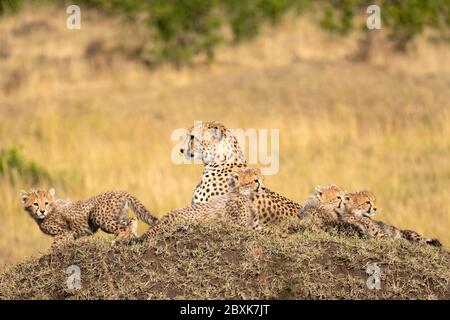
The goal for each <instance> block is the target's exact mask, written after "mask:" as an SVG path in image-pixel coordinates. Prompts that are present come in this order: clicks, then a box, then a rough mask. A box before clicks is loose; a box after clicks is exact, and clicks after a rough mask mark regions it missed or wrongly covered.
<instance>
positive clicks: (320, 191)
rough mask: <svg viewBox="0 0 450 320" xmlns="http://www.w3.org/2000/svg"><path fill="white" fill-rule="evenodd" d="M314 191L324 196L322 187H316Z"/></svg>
mask: <svg viewBox="0 0 450 320" xmlns="http://www.w3.org/2000/svg"><path fill="white" fill-rule="evenodd" d="M314 191H315V192H316V193H317V194H318V195H319V196H321V195H322V187H321V186H316V187H315V188H314Z"/></svg>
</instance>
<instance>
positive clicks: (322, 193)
mask: <svg viewBox="0 0 450 320" xmlns="http://www.w3.org/2000/svg"><path fill="white" fill-rule="evenodd" d="M344 194H345V191H344V190H342V189H341V188H339V187H338V186H336V185H334V184H329V185H324V186H316V188H315V190H314V193H313V194H311V195H310V196H309V198H308V200H307V201H306V203H305V204H304V206H303V207H302V208H301V209H300V210H299V211H298V217H299V218H300V220H301V221H311V222H314V224H315V225H317V226H321V225H323V224H326V223H330V222H334V221H338V214H337V212H336V209H339V208H340V207H341V206H342V204H343V198H344Z"/></svg>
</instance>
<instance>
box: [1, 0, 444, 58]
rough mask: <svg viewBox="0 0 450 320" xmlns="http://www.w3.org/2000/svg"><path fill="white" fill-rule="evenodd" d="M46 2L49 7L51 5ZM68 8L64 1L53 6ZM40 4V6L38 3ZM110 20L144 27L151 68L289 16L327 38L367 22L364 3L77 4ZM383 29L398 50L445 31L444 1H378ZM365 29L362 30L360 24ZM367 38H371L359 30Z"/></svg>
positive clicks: (5, 4) (174, 0) (205, 0)
mask: <svg viewBox="0 0 450 320" xmlns="http://www.w3.org/2000/svg"><path fill="white" fill-rule="evenodd" d="M22 1H23V0H2V1H0V14H1V13H3V12H5V11H6V10H14V9H17V8H19V5H20V3H21V2H22ZM48 2H51V1H50V0H49V1H48ZM53 2H56V3H63V4H65V5H67V4H69V3H68V2H67V1H65V0H53ZM38 3H39V2H38ZM78 3H79V4H80V5H83V6H86V7H93V8H96V9H99V10H101V11H104V12H106V13H108V14H112V15H121V16H124V17H127V18H130V19H134V18H136V17H137V16H140V17H144V18H145V19H146V20H147V21H148V26H149V32H150V33H151V34H152V36H153V40H152V41H151V43H148V45H147V46H146V48H147V50H146V52H145V53H144V54H145V55H147V56H148V59H146V61H148V62H149V63H150V64H151V65H157V64H160V63H164V62H169V63H173V64H175V65H177V66H180V65H184V64H187V63H190V62H191V61H192V60H193V58H195V57H197V56H201V55H203V56H205V57H206V58H207V59H212V58H213V57H214V50H215V49H216V47H217V45H218V44H219V43H221V42H222V41H224V39H223V36H222V32H221V30H222V28H223V27H228V28H229V29H230V30H231V31H232V36H233V41H234V42H239V41H243V40H248V39H251V38H253V37H255V36H256V35H257V34H258V33H259V30H260V28H261V26H262V25H263V24H265V23H272V24H274V23H277V22H278V21H280V19H281V18H282V17H283V16H284V15H285V14H286V13H287V12H289V11H292V12H295V13H296V14H301V13H303V12H307V11H312V10H314V11H315V12H318V13H319V17H320V19H319V21H318V22H319V25H320V26H321V27H322V28H323V29H325V30H328V31H330V32H337V33H339V34H342V35H346V34H348V33H350V32H351V31H352V30H354V29H355V26H354V21H355V20H356V19H355V18H356V17H357V16H359V17H361V15H362V16H363V17H365V16H366V11H365V9H366V8H367V6H368V5H370V4H372V3H368V2H367V1H362V0H331V1H330V0H328V1H326V0H315V1H313V0H146V1H142V0H79V1H78ZM374 4H378V5H379V6H380V8H381V18H382V20H383V24H384V25H383V28H387V29H388V31H389V35H390V39H391V40H392V41H394V42H395V44H396V46H397V48H399V49H403V50H405V49H406V47H407V45H408V43H409V42H410V41H411V40H412V39H414V37H416V36H417V35H419V34H421V33H422V32H423V30H424V29H425V28H426V27H433V28H437V29H443V30H448V29H449V27H450V1H448V0H426V1H425V0H378V1H374ZM363 20H364V25H365V19H363ZM363 30H365V31H366V32H371V31H370V30H368V29H367V28H365V27H364V28H363Z"/></svg>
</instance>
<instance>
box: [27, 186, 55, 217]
mask: <svg viewBox="0 0 450 320" xmlns="http://www.w3.org/2000/svg"><path fill="white" fill-rule="evenodd" d="M20 199H21V200H22V203H23V207H24V209H25V210H26V211H27V212H28V213H29V214H30V216H31V217H32V218H33V219H36V220H42V219H44V218H45V217H46V216H47V214H48V213H49V208H50V205H51V204H52V203H53V201H54V200H55V189H53V188H52V189H50V190H31V191H28V192H25V191H21V192H20Z"/></svg>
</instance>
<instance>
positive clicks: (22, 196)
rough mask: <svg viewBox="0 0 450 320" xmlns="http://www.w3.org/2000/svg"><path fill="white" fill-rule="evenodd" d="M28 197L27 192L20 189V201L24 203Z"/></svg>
mask: <svg viewBox="0 0 450 320" xmlns="http://www.w3.org/2000/svg"><path fill="white" fill-rule="evenodd" d="M27 199H28V192H26V191H24V190H22V191H20V200H21V201H22V203H25V202H26V201H27Z"/></svg>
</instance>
